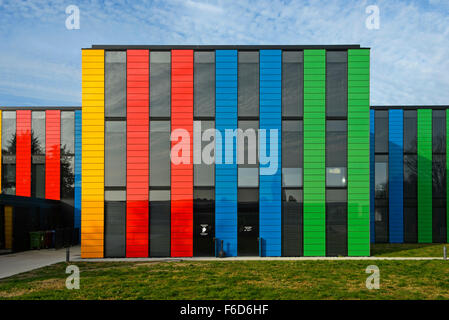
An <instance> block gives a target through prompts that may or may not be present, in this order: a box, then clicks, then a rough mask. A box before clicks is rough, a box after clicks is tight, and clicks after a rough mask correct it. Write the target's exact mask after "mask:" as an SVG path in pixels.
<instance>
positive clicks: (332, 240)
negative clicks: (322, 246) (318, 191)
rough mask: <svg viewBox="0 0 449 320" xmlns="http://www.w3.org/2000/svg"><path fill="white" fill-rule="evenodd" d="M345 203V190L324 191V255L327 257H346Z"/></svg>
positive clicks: (346, 213) (346, 212) (346, 205)
mask: <svg viewBox="0 0 449 320" xmlns="http://www.w3.org/2000/svg"><path fill="white" fill-rule="evenodd" d="M347 202H348V200H347V192H346V190H326V252H327V254H326V255H328V256H339V255H341V256H346V255H348V250H347V247H348V245H347V215H348V209H347V208H348V204H347Z"/></svg>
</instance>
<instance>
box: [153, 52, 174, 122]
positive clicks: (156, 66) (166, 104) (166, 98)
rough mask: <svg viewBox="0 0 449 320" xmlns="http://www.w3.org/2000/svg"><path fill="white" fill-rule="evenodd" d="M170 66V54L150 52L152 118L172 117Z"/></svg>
mask: <svg viewBox="0 0 449 320" xmlns="http://www.w3.org/2000/svg"><path fill="white" fill-rule="evenodd" d="M170 66H171V53H170V52H155V51H152V52H150V117H169V116H170V90H171V80H170V79H171V78H170V72H171V67H170Z"/></svg>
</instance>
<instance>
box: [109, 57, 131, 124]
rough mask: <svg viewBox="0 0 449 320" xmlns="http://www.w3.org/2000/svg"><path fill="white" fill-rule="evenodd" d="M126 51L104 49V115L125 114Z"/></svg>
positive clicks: (120, 115)
mask: <svg viewBox="0 0 449 320" xmlns="http://www.w3.org/2000/svg"><path fill="white" fill-rule="evenodd" d="M125 95H126V52H124V51H106V66H105V115H106V117H125V116H126V101H125Z"/></svg>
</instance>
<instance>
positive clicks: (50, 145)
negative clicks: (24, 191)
mask: <svg viewBox="0 0 449 320" xmlns="http://www.w3.org/2000/svg"><path fill="white" fill-rule="evenodd" d="M60 191H61V111H60V110H47V111H46V112H45V199H52V200H60Z"/></svg>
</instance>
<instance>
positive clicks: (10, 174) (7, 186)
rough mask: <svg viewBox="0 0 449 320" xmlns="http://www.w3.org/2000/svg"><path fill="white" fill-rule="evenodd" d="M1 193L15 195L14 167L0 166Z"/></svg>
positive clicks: (8, 165)
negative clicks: (0, 172)
mask: <svg viewBox="0 0 449 320" xmlns="http://www.w3.org/2000/svg"><path fill="white" fill-rule="evenodd" d="M2 193H3V194H12V195H15V194H16V165H15V164H3V165H2Z"/></svg>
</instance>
